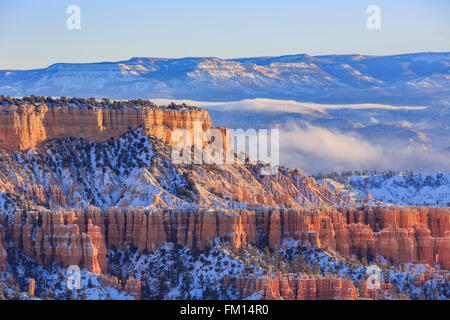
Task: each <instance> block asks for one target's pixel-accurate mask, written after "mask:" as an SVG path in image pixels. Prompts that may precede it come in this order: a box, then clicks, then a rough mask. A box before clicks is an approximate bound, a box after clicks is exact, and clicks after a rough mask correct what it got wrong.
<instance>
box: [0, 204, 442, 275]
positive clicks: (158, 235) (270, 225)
mask: <svg viewBox="0 0 450 320" xmlns="http://www.w3.org/2000/svg"><path fill="white" fill-rule="evenodd" d="M449 213H450V209H449V208H428V207H427V208H416V207H411V208H382V207H380V208H366V209H354V208H344V209H340V210H336V209H320V210H319V209H317V210H316V209H311V210H308V209H304V210H292V209H291V210H287V209H286V210H233V211H223V210H196V211H180V210H144V209H134V208H129V209H128V210H122V209H119V208H116V207H114V208H109V209H106V210H103V211H101V210H100V209H97V208H93V207H91V208H88V209H86V210H78V211H72V210H66V211H63V210H59V211H55V212H51V211H43V212H38V211H36V212H23V211H16V212H14V213H13V214H11V215H10V216H8V217H5V216H4V215H0V224H1V225H3V226H5V227H6V228H7V232H8V235H9V238H10V239H11V240H12V241H13V243H14V245H15V246H16V247H17V248H19V249H23V251H24V253H25V254H26V255H28V256H30V257H32V258H35V259H36V260H37V261H38V262H39V263H42V264H48V263H50V262H61V263H63V264H64V265H72V264H76V265H81V266H83V267H86V268H88V269H89V270H91V271H92V272H95V273H101V272H102V271H104V270H106V251H107V248H111V247H113V246H114V247H116V248H118V249H122V250H125V249H126V248H127V247H128V246H133V247H136V248H137V249H138V250H139V251H141V252H142V251H144V250H152V251H155V250H156V249H158V248H160V247H162V246H163V245H165V244H166V243H169V242H171V243H177V244H179V245H181V246H186V247H189V248H194V247H196V248H198V249H200V250H202V249H204V248H205V247H206V246H208V245H209V244H210V242H211V241H212V240H214V239H216V238H217V237H225V238H227V239H228V240H229V241H230V243H231V245H232V246H234V247H239V246H242V245H246V244H252V245H256V246H259V247H263V246H269V247H270V248H273V249H279V248H280V247H281V246H283V240H287V239H293V240H297V241H298V243H299V245H305V244H308V245H311V246H312V247H315V248H331V249H333V250H336V251H337V252H339V253H340V254H342V255H344V256H350V255H352V254H354V255H357V256H358V257H360V258H361V257H366V258H367V259H368V260H369V261H370V260H373V259H374V258H376V257H377V256H383V257H385V258H388V259H390V260H391V261H392V262H393V263H395V264H398V263H406V262H412V263H424V264H429V265H433V264H434V263H435V262H438V263H439V264H440V265H441V266H442V267H443V268H445V269H448V268H450V259H449V252H450V250H449V245H450V235H449V231H450V223H449V217H450V214H449ZM3 234H5V232H3ZM33 235H34V236H33ZM4 240H5V239H3V241H4ZM0 243H1V242H0ZM0 252H1V251H0ZM3 256H4V254H3ZM0 257H1V256H0ZM3 260H4V257H3ZM0 265H1V264H0Z"/></svg>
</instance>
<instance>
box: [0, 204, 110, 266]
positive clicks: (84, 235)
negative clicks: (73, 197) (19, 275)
mask: <svg viewBox="0 0 450 320" xmlns="http://www.w3.org/2000/svg"><path fill="white" fill-rule="evenodd" d="M0 224H2V226H5V227H6V229H7V232H8V237H9V239H10V240H12V242H13V244H14V247H15V249H16V250H17V249H20V250H23V252H24V253H25V254H26V255H27V256H29V257H30V258H33V259H35V260H36V261H37V262H38V263H39V264H43V265H49V264H51V263H53V262H57V263H62V264H63V265H64V266H65V267H67V266H70V265H77V266H82V267H85V268H87V269H89V270H90V271H91V272H94V273H98V274H100V273H102V272H105V271H106V270H107V265H106V247H105V243H104V240H103V234H102V233H101V230H100V227H99V226H94V225H92V224H91V223H90V221H89V220H87V221H84V220H83V217H82V216H81V215H76V214H75V213H74V212H72V211H64V212H60V211H55V212H51V211H45V212H27V213H24V212H22V211H20V210H18V211H16V212H14V213H13V214H12V215H10V216H5V215H0Z"/></svg>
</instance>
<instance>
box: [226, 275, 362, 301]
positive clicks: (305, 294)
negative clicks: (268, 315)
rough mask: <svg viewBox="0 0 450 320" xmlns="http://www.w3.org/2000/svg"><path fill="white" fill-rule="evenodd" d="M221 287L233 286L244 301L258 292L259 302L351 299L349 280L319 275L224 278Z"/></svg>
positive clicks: (352, 295)
mask: <svg viewBox="0 0 450 320" xmlns="http://www.w3.org/2000/svg"><path fill="white" fill-rule="evenodd" d="M224 285H225V287H228V286H229V285H233V286H234V287H235V288H236V289H237V290H238V291H239V292H241V293H242V295H243V297H244V298H247V297H249V296H251V295H252V294H254V293H259V294H260V298H261V299H262V300H355V299H357V296H356V289H355V286H354V285H353V282H352V281H351V280H347V279H343V278H337V277H331V278H330V277H328V278H324V277H321V276H308V275H303V276H299V275H292V274H281V273H276V274H273V275H271V274H267V275H266V276H249V277H246V278H242V277H241V278H230V277H225V279H224Z"/></svg>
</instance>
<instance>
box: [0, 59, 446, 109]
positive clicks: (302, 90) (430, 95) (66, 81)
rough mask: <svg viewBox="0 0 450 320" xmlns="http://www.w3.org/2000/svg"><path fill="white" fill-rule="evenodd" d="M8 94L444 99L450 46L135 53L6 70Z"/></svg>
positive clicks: (1, 89) (3, 80)
mask: <svg viewBox="0 0 450 320" xmlns="http://www.w3.org/2000/svg"><path fill="white" fill-rule="evenodd" d="M0 93H1V94H4V95H10V96H24V95H31V94H34V95H51V96H81V97H91V96H92V97H97V98H102V97H108V98H113V99H131V98H173V99H193V100H203V101H233V100H241V99H249V98H273V99H293V100H297V101H312V102H317V103H362V102H373V103H389V104H409V105H421V104H439V103H441V102H442V101H448V100H449V97H450V53H448V52H444V53H413V54H402V55H392V56H363V55H327V56H315V57H314V56H310V55H307V54H299V55H288V56H280V57H256V58H238V59H219V58H180V59H166V58H132V59H130V60H126V61H119V62H101V63H80V64H77V63H57V64H53V65H51V66H49V67H47V68H43V69H34V70H1V71H0Z"/></svg>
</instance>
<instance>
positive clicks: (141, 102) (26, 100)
mask: <svg viewBox="0 0 450 320" xmlns="http://www.w3.org/2000/svg"><path fill="white" fill-rule="evenodd" d="M0 101H1V104H2V105H3V106H10V105H16V106H20V105H26V104H31V105H41V104H45V105H48V106H51V107H64V106H65V107H84V108H88V109H93V108H102V109H124V108H134V109H137V108H146V109H156V108H161V109H169V110H178V109H189V110H194V109H198V108H197V107H194V106H188V105H186V104H185V103H182V104H176V103H174V102H171V103H170V104H169V105H167V106H157V105H156V104H155V103H153V102H151V101H150V100H145V99H134V100H110V99H108V98H103V99H101V100H98V99H95V98H78V97H72V98H68V97H59V98H55V97H43V96H34V95H31V96H29V97H22V98H12V97H10V96H4V95H0Z"/></svg>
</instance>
